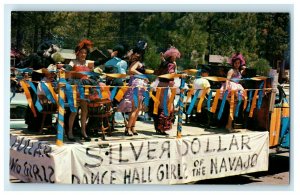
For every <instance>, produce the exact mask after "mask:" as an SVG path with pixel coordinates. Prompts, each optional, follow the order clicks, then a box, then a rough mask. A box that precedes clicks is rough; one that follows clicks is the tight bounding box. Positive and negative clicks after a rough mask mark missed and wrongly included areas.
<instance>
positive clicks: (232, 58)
mask: <svg viewBox="0 0 300 195" xmlns="http://www.w3.org/2000/svg"><path fill="white" fill-rule="evenodd" d="M236 60H240V62H241V65H245V64H246V61H245V59H244V56H243V55H242V54H241V53H235V54H233V55H232V57H231V59H230V64H231V65H233V64H234V62H235V61H236Z"/></svg>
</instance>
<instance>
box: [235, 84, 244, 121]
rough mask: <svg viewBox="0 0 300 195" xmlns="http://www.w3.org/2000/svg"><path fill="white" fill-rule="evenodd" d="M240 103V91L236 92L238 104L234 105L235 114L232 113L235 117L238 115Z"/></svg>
mask: <svg viewBox="0 0 300 195" xmlns="http://www.w3.org/2000/svg"><path fill="white" fill-rule="evenodd" d="M241 103H242V95H241V91H240V90H239V91H238V104H237V105H236V108H235V113H234V116H235V117H238V115H239V110H240V106H241Z"/></svg>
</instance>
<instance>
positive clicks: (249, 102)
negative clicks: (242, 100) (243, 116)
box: [246, 90, 253, 112]
mask: <svg viewBox="0 0 300 195" xmlns="http://www.w3.org/2000/svg"><path fill="white" fill-rule="evenodd" d="M252 96H253V91H252V90H251V91H249V101H248V106H247V109H246V112H249V111H250V105H251V100H252Z"/></svg>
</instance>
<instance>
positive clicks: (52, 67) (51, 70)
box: [34, 64, 57, 74]
mask: <svg viewBox="0 0 300 195" xmlns="http://www.w3.org/2000/svg"><path fill="white" fill-rule="evenodd" d="M34 71H35V72H37V73H41V74H50V73H56V72H57V67H56V65H54V64H50V65H49V66H48V67H47V68H41V69H39V70H34Z"/></svg>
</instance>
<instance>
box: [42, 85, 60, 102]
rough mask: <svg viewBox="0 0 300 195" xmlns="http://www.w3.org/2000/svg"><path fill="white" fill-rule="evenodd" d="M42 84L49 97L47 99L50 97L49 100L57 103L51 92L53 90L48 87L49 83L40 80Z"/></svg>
mask: <svg viewBox="0 0 300 195" xmlns="http://www.w3.org/2000/svg"><path fill="white" fill-rule="evenodd" d="M40 84H41V87H42V89H43V91H44V93H45V96H46V97H47V99H48V100H49V101H51V102H52V103H53V104H55V103H56V102H55V99H54V97H53V96H52V94H51V92H50V90H49V88H48V85H47V84H46V83H45V82H40Z"/></svg>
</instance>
